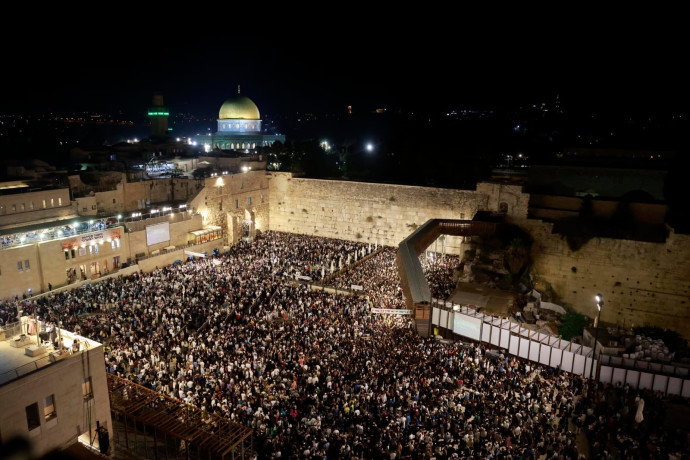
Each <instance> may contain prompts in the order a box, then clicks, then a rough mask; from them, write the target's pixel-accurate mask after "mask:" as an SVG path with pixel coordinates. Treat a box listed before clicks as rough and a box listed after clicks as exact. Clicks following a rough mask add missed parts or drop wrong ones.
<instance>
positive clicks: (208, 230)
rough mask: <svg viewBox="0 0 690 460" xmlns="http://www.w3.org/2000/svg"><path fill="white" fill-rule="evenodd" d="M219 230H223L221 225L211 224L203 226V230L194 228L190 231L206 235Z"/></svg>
mask: <svg viewBox="0 0 690 460" xmlns="http://www.w3.org/2000/svg"><path fill="white" fill-rule="evenodd" d="M218 230H222V229H221V227H219V226H218V225H209V226H208V227H206V228H202V229H201V230H194V231H193V232H189V233H191V234H192V235H194V236H201V235H206V234H207V233H212V232H217V231H218Z"/></svg>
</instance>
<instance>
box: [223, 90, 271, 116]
mask: <svg viewBox="0 0 690 460" xmlns="http://www.w3.org/2000/svg"><path fill="white" fill-rule="evenodd" d="M218 118H219V119H220V120H237V119H239V120H261V115H260V114H259V108H258V107H257V106H256V104H254V101H252V100H251V99H249V98H248V97H246V96H240V95H239V94H238V95H237V96H234V97H231V98H230V99H228V100H227V101H225V102H223V105H222V106H221V107H220V112H218Z"/></svg>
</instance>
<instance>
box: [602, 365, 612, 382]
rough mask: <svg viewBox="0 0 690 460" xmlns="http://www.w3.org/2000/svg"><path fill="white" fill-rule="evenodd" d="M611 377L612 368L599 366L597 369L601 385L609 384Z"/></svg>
mask: <svg viewBox="0 0 690 460" xmlns="http://www.w3.org/2000/svg"><path fill="white" fill-rule="evenodd" d="M612 377H613V368H612V367H609V366H601V369H599V381H600V382H603V383H611V378H612Z"/></svg>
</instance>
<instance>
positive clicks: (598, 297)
mask: <svg viewBox="0 0 690 460" xmlns="http://www.w3.org/2000/svg"><path fill="white" fill-rule="evenodd" d="M594 300H596V302H597V310H598V312H597V320H596V323H595V324H594V346H593V347H592V362H591V363H590V366H589V378H590V379H593V378H594V376H593V375H592V372H593V371H594V357H595V356H596V351H597V342H598V341H599V319H600V318H601V307H603V306H604V298H603V297H602V295H601V294H597V295H595V296H594Z"/></svg>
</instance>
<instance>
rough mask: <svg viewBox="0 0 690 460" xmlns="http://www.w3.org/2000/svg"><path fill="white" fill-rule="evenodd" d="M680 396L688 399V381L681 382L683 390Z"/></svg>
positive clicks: (689, 390) (689, 382) (689, 391)
mask: <svg viewBox="0 0 690 460" xmlns="http://www.w3.org/2000/svg"><path fill="white" fill-rule="evenodd" d="M680 395H681V396H682V397H684V398H690V380H683V389H682V390H681V392H680Z"/></svg>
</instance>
